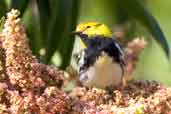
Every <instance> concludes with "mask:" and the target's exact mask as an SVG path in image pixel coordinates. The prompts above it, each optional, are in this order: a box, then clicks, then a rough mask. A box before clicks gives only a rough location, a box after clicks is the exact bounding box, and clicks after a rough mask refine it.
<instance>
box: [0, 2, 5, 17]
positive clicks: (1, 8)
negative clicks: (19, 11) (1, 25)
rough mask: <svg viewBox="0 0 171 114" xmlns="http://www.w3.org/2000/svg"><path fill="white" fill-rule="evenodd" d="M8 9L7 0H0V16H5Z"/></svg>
mask: <svg viewBox="0 0 171 114" xmlns="http://www.w3.org/2000/svg"><path fill="white" fill-rule="evenodd" d="M6 10H7V6H6V2H5V0H0V18H1V17H2V16H5V12H6Z"/></svg>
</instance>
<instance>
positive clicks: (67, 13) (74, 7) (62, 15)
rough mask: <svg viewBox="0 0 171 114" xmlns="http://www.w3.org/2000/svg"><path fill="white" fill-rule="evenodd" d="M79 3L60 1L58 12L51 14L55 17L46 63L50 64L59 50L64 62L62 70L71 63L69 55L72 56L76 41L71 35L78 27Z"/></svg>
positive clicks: (71, 0) (74, 0) (51, 28)
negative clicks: (76, 26)
mask: <svg viewBox="0 0 171 114" xmlns="http://www.w3.org/2000/svg"><path fill="white" fill-rule="evenodd" d="M79 1H80V0H58V3H57V4H56V6H55V8H56V12H54V13H53V14H51V15H54V17H53V19H52V23H51V26H50V27H49V34H48V39H47V44H46V46H47V47H46V50H47V51H46V62H49V61H50V59H51V57H52V55H53V54H54V52H55V51H56V50H58V51H59V52H60V54H61V56H62V60H63V62H62V68H64V67H65V66H66V65H67V64H68V63H69V59H70V56H69V55H71V52H72V51H71V50H72V46H73V42H74V39H72V38H69V37H70V36H69V34H70V32H71V31H72V30H74V28H75V25H76V21H77V14H78V6H79ZM53 5H54V4H53ZM53 10H54V9H53Z"/></svg>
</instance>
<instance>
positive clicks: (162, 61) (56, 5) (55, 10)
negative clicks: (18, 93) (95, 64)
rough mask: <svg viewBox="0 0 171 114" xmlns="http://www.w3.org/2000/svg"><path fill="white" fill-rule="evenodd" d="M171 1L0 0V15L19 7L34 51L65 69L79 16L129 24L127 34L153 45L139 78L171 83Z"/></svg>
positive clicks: (141, 64)
mask: <svg viewBox="0 0 171 114" xmlns="http://www.w3.org/2000/svg"><path fill="white" fill-rule="evenodd" d="M170 4H171V1H170V0H164V1H161V0H155V1H152V0H151V1H150V0H125V1H123V0H113V1H112V0H93V1H92V0H0V17H2V16H4V15H5V13H6V12H7V11H9V10H10V9H11V8H17V9H19V10H20V11H21V18H22V19H23V21H24V24H25V26H26V29H27V34H28V36H29V38H30V45H31V48H32V50H33V53H34V54H35V55H36V56H37V57H39V58H40V61H42V62H44V63H48V64H55V65H57V66H60V67H61V68H62V69H65V68H66V66H68V64H69V63H70V56H71V52H72V49H73V44H74V39H73V38H70V37H73V36H71V35H70V32H71V31H73V30H74V29H75V26H76V25H77V24H78V23H79V22H83V21H98V22H101V23H105V24H107V25H109V26H110V27H111V29H112V30H113V31H114V32H116V31H118V30H121V31H122V30H123V31H122V32H124V34H125V37H126V40H131V39H133V38H136V37H144V38H145V39H146V40H147V41H148V45H147V47H146V48H145V50H144V51H143V53H142V55H141V58H140V61H139V63H138V66H137V70H136V71H135V73H134V75H135V78H139V79H153V80H158V81H160V82H162V83H164V84H166V85H171V66H170V64H169V61H170V60H169V59H168V58H169V47H168V45H167V42H168V43H169V45H171V43H170V42H171V39H170V37H171V21H170V18H171V13H170V12H169V11H170V10H171V7H170ZM118 28H119V29H118ZM165 39H166V40H167V42H166V40H165ZM156 41H157V42H158V43H157V42H156ZM161 47H162V48H163V49H164V50H163V49H162V48H161Z"/></svg>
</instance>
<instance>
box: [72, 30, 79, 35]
mask: <svg viewBox="0 0 171 114" xmlns="http://www.w3.org/2000/svg"><path fill="white" fill-rule="evenodd" d="M79 34H80V32H77V31H72V32H71V35H79Z"/></svg>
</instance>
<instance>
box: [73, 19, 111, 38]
mask: <svg viewBox="0 0 171 114" xmlns="http://www.w3.org/2000/svg"><path fill="white" fill-rule="evenodd" d="M75 32H80V33H82V34H86V35H87V36H88V38H91V37H93V36H104V37H106V38H112V32H111V30H110V29H109V28H108V27H107V26H106V25H105V24H101V23H98V22H83V23H80V24H79V25H78V26H77V28H76V31H75Z"/></svg>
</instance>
